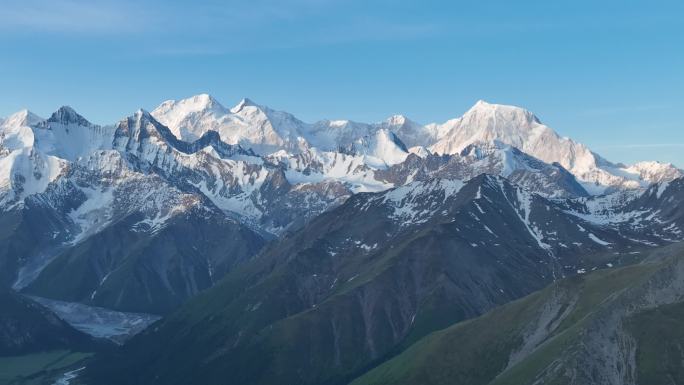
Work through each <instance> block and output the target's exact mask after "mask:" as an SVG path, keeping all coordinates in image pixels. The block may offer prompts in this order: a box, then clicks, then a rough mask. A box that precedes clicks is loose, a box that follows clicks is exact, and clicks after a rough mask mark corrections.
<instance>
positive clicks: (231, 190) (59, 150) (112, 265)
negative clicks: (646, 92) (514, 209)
mask: <svg viewBox="0 0 684 385" xmlns="http://www.w3.org/2000/svg"><path fill="white" fill-rule="evenodd" d="M480 174H489V175H493V176H496V177H497V178H502V179H505V180H507V181H508V182H510V183H512V184H514V185H515V186H516V188H518V189H520V191H524V194H527V195H525V196H532V195H535V194H536V195H538V196H540V197H541V198H544V199H546V200H548V202H550V203H549V204H555V205H557V207H555V210H559V211H562V212H564V213H565V214H563V215H566V214H567V215H570V216H571V217H573V218H581V219H582V220H584V221H589V222H591V223H595V224H596V225H597V226H599V227H601V226H604V227H605V226H609V227H610V228H611V229H612V230H611V231H622V233H621V234H622V235H624V236H627V235H629V237H631V241H629V242H631V243H635V244H658V243H659V242H666V241H667V240H672V239H677V238H678V237H679V233H678V231H679V227H677V226H674V227H672V226H673V225H672V224H671V223H670V222H671V221H672V220H670V219H667V218H666V219H663V218H665V217H666V216H667V215H666V214H664V212H665V211H663V210H664V208H663V207H657V208H647V209H644V207H650V206H647V205H646V204H645V203H644V202H643V199H646V198H643V197H644V196H653V194H654V193H653V189H654V188H657V189H662V188H664V187H662V186H667V183H668V182H670V181H673V180H679V179H677V178H681V177H682V176H683V175H684V173H683V172H682V171H681V170H679V169H677V168H676V167H675V166H673V165H671V164H665V163H658V162H642V163H637V164H635V165H631V166H625V165H621V164H615V163H611V162H609V161H607V160H605V159H603V158H601V157H600V156H599V155H597V154H595V153H594V152H592V151H591V150H589V149H588V148H587V147H586V146H585V145H583V144H581V143H577V142H575V141H573V140H572V139H569V138H563V137H560V136H559V135H558V134H556V133H555V132H554V131H553V130H552V129H551V128H549V127H548V126H546V125H544V124H542V123H541V122H540V120H539V119H538V118H537V117H536V116H534V115H533V114H532V113H531V112H529V111H526V110H524V109H521V108H518V107H512V106H503V105H495V104H488V103H486V102H483V101H480V102H477V103H476V104H475V105H474V106H473V107H472V108H471V109H470V110H468V111H467V112H466V113H465V114H464V115H463V116H462V117H460V118H457V119H453V120H449V121H447V122H445V123H443V124H428V125H421V124H418V123H415V122H412V121H411V120H409V119H407V118H406V117H403V116H393V117H390V118H389V119H387V120H386V121H383V122H379V123H372V124H368V123H358V122H353V121H348V120H324V121H319V122H315V123H306V122H303V121H301V120H299V119H297V118H296V117H294V116H293V115H292V114H289V113H286V112H281V111H275V110H273V109H270V108H268V107H265V106H261V105H258V104H256V103H254V102H253V101H251V100H249V99H244V100H242V101H241V102H240V103H239V104H238V105H236V106H235V107H233V108H226V107H224V106H222V105H221V104H220V103H219V102H218V101H216V100H215V99H214V98H212V97H211V96H209V95H206V94H203V95H197V96H193V97H191V98H188V99H184V100H179V101H173V100H170V101H166V102H163V103H162V104H161V105H160V106H159V107H157V108H156V109H154V110H153V111H152V112H147V111H145V110H138V111H136V112H134V113H133V114H132V115H130V116H128V117H126V118H124V119H122V120H121V121H120V122H118V123H116V124H112V125H105V126H99V125H95V124H92V123H90V122H89V121H88V120H87V119H86V118H84V117H83V116H81V115H79V114H78V113H77V112H76V111H74V110H73V109H71V108H70V107H62V108H60V109H59V110H58V111H56V112H55V113H54V114H52V115H51V116H50V117H49V118H48V119H43V118H41V117H38V116H36V115H35V114H33V113H31V112H29V111H26V110H24V111H20V112H18V113H15V114H13V115H12V116H10V117H8V118H6V119H1V120H0V227H2V229H3V230H4V233H5V234H7V235H6V237H7V238H6V239H7V242H5V244H4V246H3V247H0V271H2V272H1V273H0V279H1V280H2V282H4V283H5V284H11V285H14V287H15V288H18V289H24V288H25V289H26V290H28V291H29V292H31V293H33V294H36V295H44V294H45V293H54V287H53V286H51V285H54V284H55V282H62V281H60V280H63V282H64V285H63V286H69V285H68V284H67V282H68V281H70V280H71V274H72V272H71V270H70V268H68V267H67V266H72V265H73V264H78V266H79V269H81V270H79V271H81V272H82V274H84V275H86V276H88V277H89V278H88V280H87V282H84V283H82V284H81V285H80V286H79V287H69V288H67V289H64V290H63V293H61V294H60V295H59V296H58V297H59V298H56V299H63V300H73V301H79V302H84V303H88V304H91V305H99V306H105V307H115V308H117V309H121V310H131V311H143V310H144V309H145V308H146V306H147V307H149V306H153V307H154V308H155V309H157V310H156V311H158V312H164V311H168V310H169V309H170V308H173V306H176V305H177V304H178V303H180V302H182V301H183V300H184V299H186V298H189V297H190V296H192V295H194V294H195V293H196V292H198V291H200V290H203V289H204V288H206V287H208V286H211V285H212V284H213V282H215V281H216V279H218V277H220V276H221V275H223V274H225V273H226V272H227V271H229V270H230V269H231V268H232V266H233V265H234V264H236V263H238V262H239V261H242V260H244V259H245V258H249V257H250V256H252V255H253V254H254V253H255V252H256V251H257V250H258V249H259V248H260V247H261V245H262V244H263V243H264V242H265V241H266V240H268V239H272V238H275V237H278V236H281V235H282V234H284V233H287V232H289V231H294V230H296V229H297V228H299V227H301V226H302V225H304V224H306V223H307V222H309V221H310V220H311V219H313V218H314V217H316V216H318V215H319V214H321V213H323V212H325V211H328V210H330V209H332V208H334V207H338V206H339V205H341V204H343V203H344V202H345V201H346V200H347V199H348V198H349V197H350V196H353V195H358V194H359V193H382V192H386V193H387V198H383V199H389V200H390V201H392V199H394V198H392V197H395V198H396V197H397V196H398V195H401V194H402V191H404V190H406V189H408V190H407V191H409V190H412V189H413V190H415V189H416V188H418V189H420V190H421V194H420V198H416V199H418V200H419V201H421V202H423V201H424V202H433V201H434V202H437V203H439V202H442V204H446V202H447V198H448V196H446V195H444V194H446V193H445V191H450V190H449V188H447V187H448V186H457V185H458V186H460V185H461V184H462V183H465V182H466V181H468V180H471V179H473V178H475V177H477V176H478V175H480ZM435 181H443V182H439V183H437V182H435ZM508 182H507V183H508ZM445 186H446V187H445ZM649 186H651V187H649ZM433 190H434V191H433ZM458 190H459V189H458V188H453V192H454V193H455V192H456V191H458ZM665 190H667V188H665ZM665 190H663V191H665ZM658 191H660V190H658ZM520 194H523V193H522V192H521V193H520ZM520 194H519V195H516V196H522V195H520ZM647 194H651V195H647ZM656 195H658V196H657V199H656V198H651V199H655V200H658V199H660V195H659V194H656ZM435 196H438V197H442V196H443V197H442V198H439V199H436V200H435V199H433V198H434V197H435ZM526 199H527V200H525V202H527V201H530V199H532V198H526ZM634 202H638V203H634ZM417 203H420V202H418V201H416V202H414V201H406V202H404V200H402V199H398V200H396V204H394V205H393V210H394V214H393V215H395V216H396V218H399V219H401V220H403V219H402V218H412V219H411V220H414V219H416V218H423V219H424V220H427V219H429V218H432V217H434V216H435V215H438V214H439V212H441V211H440V210H441V209H440V207H439V205H437V203H435V206H434V207H433V206H430V210H428V211H426V210H427V209H425V208H420V207H422V206H421V205H419V204H417ZM516 204H517V205H520V204H522V203H516ZM414 206H415V207H414ZM656 211H657V212H658V213H660V214H657V213H656ZM523 212H524V210H523ZM528 214H529V213H528ZM523 215H526V214H523ZM559 215H560V214H559ZM677 218H678V217H677ZM423 219H421V220H423ZM407 220H408V219H407ZM668 221H670V222H668ZM571 222H572V221H571V220H565V219H564V222H563V223H571ZM634 223H639V224H641V226H642V227H649V226H650V227H651V230H649V231H648V232H645V233H639V234H632V233H631V232H629V231H627V230H626V228H627V227H629V226H631V225H632V224H634ZM190 224H191V226H192V227H191V229H192V231H188V230H187V227H188V226H189V225H190ZM539 226H541V225H539ZM564 226H565V225H564ZM668 226H670V227H668ZM556 231H557V229H552V228H548V229H540V230H538V231H537V229H536V228H535V229H533V230H530V234H532V235H533V236H534V235H535V234H537V235H538V236H539V237H542V238H543V237H544V236H543V234H546V237H547V238H548V237H551V238H553V236H552V235H551V234H553V233H554V232H556ZM596 231H598V230H596ZM580 232H581V231H580ZM575 233H577V232H576V231H575V232H573V233H572V235H571V236H568V237H569V238H568V239H571V238H574V239H575V241H576V242H578V243H584V244H586V243H587V239H585V238H587V236H588V235H587V234H583V235H582V236H581V237H580V236H578V235H576V234H575ZM179 234H180V235H179ZM227 234H228V235H230V236H229V238H230V239H229V240H226V239H227V238H226V236H227ZM540 234H542V235H540ZM611 234H612V233H611ZM625 234H627V235H625ZM191 237H201V238H204V239H202V240H201V244H198V243H197V241H195V240H194V239H192V238H191ZM542 238H539V239H537V240H536V241H538V242H539V245H541V244H542V243H544V242H548V239H551V238H548V239H547V240H546V241H545V240H544V239H542ZM580 238H581V239H580ZM1 239H3V238H0V240H1ZM26 239H29V240H30V242H25V240H26ZM169 239H171V240H173V243H174V246H173V247H172V248H171V249H172V250H170V251H168V253H166V254H163V253H162V254H159V255H158V257H155V258H154V261H153V262H151V261H150V260H149V259H146V257H145V255H149V253H153V254H155V253H157V249H152V248H151V247H152V245H155V244H157V243H159V244H163V243H164V242H167V241H168V240H169ZM535 239H536V238H535ZM554 239H555V238H554ZM588 239H589V240H590V241H591V240H593V239H591V238H588ZM536 241H535V242H536ZM567 242H569V241H567V240H566V242H565V243H564V244H566V243H567ZM560 243H563V242H560V241H559V242H558V244H560ZM593 243H594V244H598V245H601V242H599V241H595V240H594V242H593ZM103 244H104V245H108V246H107V247H109V248H113V249H115V250H118V251H117V252H118V253H119V254H121V255H116V256H112V255H110V254H109V253H104V254H102V253H100V251H99V247H100V246H101V245H103ZM245 245H247V246H245ZM566 246H568V247H572V246H570V245H569V244H568V245H566ZM594 246H595V245H594ZM601 246H603V247H607V245H601ZM554 247H562V246H558V245H555V246H554ZM226 250H230V252H231V255H230V256H229V258H226V257H225V252H226ZM98 253H99V254H98ZM115 254H116V253H115ZM155 255H157V254H155ZM117 258H118V259H117ZM150 272H152V273H150ZM47 274H49V275H50V276H49V277H47V278H46V275H47ZM131 276H134V277H137V278H136V279H138V280H142V282H137V281H135V280H132V278H131ZM143 276H144V277H147V278H140V277H143ZM150 277H152V278H150ZM136 285H141V286H143V287H145V289H144V290H146V291H147V293H148V295H147V298H146V299H145V300H144V301H142V302H140V301H141V300H140V299H139V298H138V296H137V295H136V290H141V289H139V288H138V289H133V288H134V287H138V286H136ZM60 287H61V286H60ZM159 293H164V294H159ZM160 298H161V299H160ZM145 301H146V302H145Z"/></svg>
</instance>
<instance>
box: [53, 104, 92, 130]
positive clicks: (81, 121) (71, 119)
mask: <svg viewBox="0 0 684 385" xmlns="http://www.w3.org/2000/svg"><path fill="white" fill-rule="evenodd" d="M47 121H48V123H60V124H64V125H67V124H76V125H80V126H90V125H91V123H90V122H89V121H88V120H87V119H86V118H84V117H83V116H82V115H80V114H79V113H77V112H76V110H74V109H73V108H71V107H69V106H62V107H60V108H59V109H58V110H57V111H55V112H54V113H53V114H52V115H51V116H50V117H49V118H48V120H47Z"/></svg>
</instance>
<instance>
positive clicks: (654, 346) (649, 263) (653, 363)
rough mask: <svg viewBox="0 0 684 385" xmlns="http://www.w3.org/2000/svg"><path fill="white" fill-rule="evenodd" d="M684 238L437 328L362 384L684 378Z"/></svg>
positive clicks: (651, 381)
mask: <svg viewBox="0 0 684 385" xmlns="http://www.w3.org/2000/svg"><path fill="white" fill-rule="evenodd" d="M683 253H684V247H682V244H677V245H674V246H668V247H666V248H663V249H660V250H657V251H652V252H650V253H649V254H647V257H646V258H645V259H644V261H643V262H642V263H639V264H636V265H633V266H628V267H623V268H617V269H605V270H601V271H596V272H593V273H591V274H587V275H580V276H575V277H572V278H569V279H566V280H562V281H560V282H557V283H555V284H553V285H551V286H550V287H548V288H546V289H544V290H542V291H540V292H537V293H534V294H532V295H530V296H528V297H525V298H523V299H521V300H519V301H515V302H513V303H510V304H508V305H505V306H502V307H500V308H498V309H496V310H494V311H492V312H490V313H488V314H486V315H484V316H482V317H479V318H476V319H474V320H472V321H469V322H463V323H457V324H455V325H453V326H451V327H449V328H446V329H444V330H441V331H439V332H436V333H434V334H431V335H429V336H427V337H425V338H423V339H422V340H420V341H419V342H417V343H416V344H415V345H413V346H412V347H411V348H409V349H407V350H406V351H404V352H403V353H402V354H400V355H398V356H397V357H395V358H393V359H391V360H389V361H387V362H386V363H384V364H382V365H380V366H379V367H377V368H375V369H373V370H371V371H370V372H368V373H366V374H365V375H363V376H361V377H360V378H357V379H356V380H355V381H353V382H352V384H354V385H361V384H374V385H380V384H416V383H420V384H454V383H467V384H473V385H478V384H512V383H515V384H536V383H563V384H590V383H591V384H615V385H617V384H662V383H681V382H682V381H684V366H683V365H682V361H681V355H680V354H679V353H678V352H679V351H680V349H681V347H682V346H684V336H683V335H682V333H681V327H680V326H681V320H682V316H683V315H684V313H683V311H684V302H682V301H683V299H684V259H683V258H682V256H683Z"/></svg>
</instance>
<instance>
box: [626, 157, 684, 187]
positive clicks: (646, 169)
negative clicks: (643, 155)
mask: <svg viewBox="0 0 684 385" xmlns="http://www.w3.org/2000/svg"><path fill="white" fill-rule="evenodd" d="M625 170H626V171H627V172H629V173H632V174H637V175H638V176H639V178H640V179H642V180H646V181H648V182H649V183H659V182H667V181H671V180H674V179H677V178H681V177H682V176H684V172H682V170H680V169H678V168H677V167H675V166H674V165H673V164H672V163H662V162H657V161H650V162H649V161H647V162H638V163H635V164H633V165H631V166H629V167H627V168H626V169H625Z"/></svg>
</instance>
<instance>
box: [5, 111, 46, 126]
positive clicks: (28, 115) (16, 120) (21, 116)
mask: <svg viewBox="0 0 684 385" xmlns="http://www.w3.org/2000/svg"><path fill="white" fill-rule="evenodd" d="M43 120H45V119H43V118H41V117H40V116H38V115H36V114H34V113H33V112H31V111H29V110H28V109H22V110H19V111H17V112H15V113H13V114H12V115H10V116H8V117H7V118H6V119H5V120H4V121H0V123H1V124H2V125H3V126H5V127H10V126H11V127H19V126H33V125H35V124H38V123H40V122H41V121H43Z"/></svg>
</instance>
